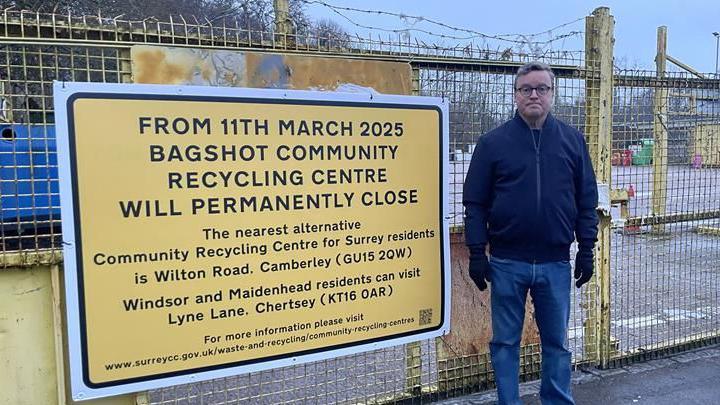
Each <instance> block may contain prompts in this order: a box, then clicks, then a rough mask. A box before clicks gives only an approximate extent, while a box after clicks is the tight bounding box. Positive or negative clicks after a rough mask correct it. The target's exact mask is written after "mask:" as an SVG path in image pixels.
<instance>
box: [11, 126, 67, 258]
mask: <svg viewBox="0 0 720 405" xmlns="http://www.w3.org/2000/svg"><path fill="white" fill-rule="evenodd" d="M0 219H1V221H0V224H1V225H2V228H1V231H2V234H1V236H2V241H3V242H4V245H5V246H4V248H5V249H6V250H12V249H16V248H29V247H48V246H49V245H50V243H54V242H53V241H50V240H49V239H50V238H48V237H44V238H42V237H41V238H32V236H35V235H48V234H53V235H59V234H60V225H59V224H60V222H59V219H60V193H59V184H58V167H57V147H56V142H55V126H54V125H45V124H11V123H0ZM55 242H57V241H55ZM39 245H43V246H39Z"/></svg>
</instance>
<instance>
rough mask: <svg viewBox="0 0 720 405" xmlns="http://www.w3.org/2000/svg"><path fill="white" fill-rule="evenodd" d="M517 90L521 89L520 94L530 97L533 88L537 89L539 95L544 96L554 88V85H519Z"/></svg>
mask: <svg viewBox="0 0 720 405" xmlns="http://www.w3.org/2000/svg"><path fill="white" fill-rule="evenodd" d="M515 90H517V91H519V92H520V94H522V95H523V97H530V95H531V94H532V92H533V90H535V91H536V92H537V94H538V96H544V95H546V94H548V93H549V92H550V90H552V87H548V86H545V85H542V86H538V87H530V86H523V87H518V88H517V89H515Z"/></svg>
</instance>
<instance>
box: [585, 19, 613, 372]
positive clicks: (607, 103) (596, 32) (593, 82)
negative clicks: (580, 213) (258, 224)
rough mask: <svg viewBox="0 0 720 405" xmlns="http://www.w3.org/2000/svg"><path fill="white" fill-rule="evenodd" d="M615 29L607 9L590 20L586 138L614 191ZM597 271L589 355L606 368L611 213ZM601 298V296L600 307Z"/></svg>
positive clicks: (588, 325) (590, 293)
mask: <svg viewBox="0 0 720 405" xmlns="http://www.w3.org/2000/svg"><path fill="white" fill-rule="evenodd" d="M614 27H615V21H614V18H613V17H612V16H611V15H610V9H609V8H607V7H599V8H597V9H595V11H593V13H592V16H590V17H588V18H587V20H586V31H585V32H586V38H585V47H586V56H585V67H586V71H587V77H586V80H585V92H586V93H585V99H586V101H585V102H586V114H585V134H586V136H587V139H588V147H589V150H590V156H591V158H592V160H593V167H594V168H595V174H596V176H597V181H598V184H602V185H604V186H606V187H607V189H608V190H609V189H610V183H611V173H610V170H611V166H610V156H611V150H612V101H613V97H612V96H613V44H614V42H615V39H614V36H613V32H614ZM595 269H596V280H597V289H592V287H591V286H590V287H588V288H586V290H585V291H586V295H585V299H586V303H587V304H589V305H587V307H586V308H587V319H586V321H585V336H586V338H585V353H597V354H598V355H597V358H595V360H599V363H600V366H601V367H605V366H607V364H608V359H609V357H610V352H611V338H610V216H609V213H600V227H599V232H598V244H597V249H596V260H595ZM596 294H599V302H598V300H597V298H598V297H597V296H596ZM588 332H590V333H588ZM591 358H592V357H591Z"/></svg>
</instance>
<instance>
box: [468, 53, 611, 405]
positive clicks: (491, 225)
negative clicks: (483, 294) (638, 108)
mask: <svg viewBox="0 0 720 405" xmlns="http://www.w3.org/2000/svg"><path fill="white" fill-rule="evenodd" d="M554 79H555V75H554V74H553V72H552V70H551V69H550V67H549V66H548V65H546V64H544V63H539V62H531V63H528V64H526V65H524V66H522V67H521V68H520V69H518V72H517V75H516V77H515V104H516V106H517V112H516V113H515V116H514V117H513V118H512V119H511V120H509V121H507V122H505V123H504V124H502V125H501V126H499V127H498V128H496V129H494V130H492V131H490V132H488V133H487V134H486V135H484V136H481V137H480V139H479V140H478V143H477V147H476V148H475V151H474V153H473V156H472V160H471V162H470V168H469V169H468V174H467V178H466V179H465V186H464V190H463V204H464V206H465V242H466V244H467V245H468V248H469V250H470V268H469V271H470V277H471V278H472V280H473V281H474V282H475V284H476V285H477V287H478V288H479V289H480V290H481V291H482V290H485V288H487V284H486V281H490V282H491V298H490V299H491V309H492V330H493V337H492V340H491V342H490V355H491V359H492V364H493V368H494V369H495V382H496V384H497V391H498V399H499V403H500V404H520V403H521V402H520V397H519V388H518V378H519V364H520V337H521V334H522V328H523V320H524V318H525V300H526V296H527V293H528V291H529V292H530V296H531V297H532V301H533V304H534V306H535V319H536V322H537V326H538V330H539V332H540V343H541V345H542V382H541V385H540V399H541V401H542V403H543V404H573V403H574V401H573V398H572V394H571V393H570V373H571V368H570V367H571V364H570V363H571V358H570V355H571V354H570V351H569V350H568V349H567V347H566V336H567V328H568V321H569V318H570V287H571V282H572V280H571V278H570V257H569V256H570V245H571V244H572V242H573V241H574V240H577V241H578V249H579V251H578V253H577V256H576V257H575V274H574V275H575V278H576V279H577V281H576V283H575V285H576V286H577V287H578V288H579V287H580V286H582V285H583V284H585V283H586V282H588V281H589V280H590V278H591V277H592V274H593V248H594V245H595V241H596V239H597V224H598V218H597V213H596V211H595V209H596V207H597V199H598V196H597V185H596V183H595V173H594V172H593V168H592V165H591V162H590V156H589V154H588V151H587V145H586V144H585V140H584V138H583V136H582V134H581V133H580V132H579V131H577V130H576V129H574V128H572V127H570V126H568V125H567V124H565V123H563V122H561V121H560V120H558V119H556V118H555V117H553V115H552V114H551V113H550V109H551V108H552V104H553V83H554ZM488 253H489V255H490V257H489V259H488V256H487V254H488Z"/></svg>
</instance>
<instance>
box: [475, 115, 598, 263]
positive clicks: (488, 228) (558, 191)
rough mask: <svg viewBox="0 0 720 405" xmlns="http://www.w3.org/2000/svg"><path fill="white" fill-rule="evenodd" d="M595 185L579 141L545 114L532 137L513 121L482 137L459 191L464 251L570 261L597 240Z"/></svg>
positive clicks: (525, 127)
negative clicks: (577, 248) (485, 249)
mask: <svg viewBox="0 0 720 405" xmlns="http://www.w3.org/2000/svg"><path fill="white" fill-rule="evenodd" d="M597 203H598V195H597V184H596V182H595V173H594V172H593V168H592V164H591V161H590V156H589V154H588V150H587V145H586V144H585V139H584V138H583V136H582V134H581V133H580V132H579V131H578V130H576V129H574V128H572V127H570V126H569V125H567V124H565V123H564V122H562V121H560V120H557V119H555V118H554V117H553V116H552V115H551V114H548V116H547V119H546V120H545V123H544V125H543V127H542V130H540V131H539V136H538V134H535V135H533V133H532V131H531V130H530V127H529V126H528V125H527V124H526V123H525V121H524V120H523V119H522V118H521V117H520V115H518V114H517V113H516V114H515V117H514V118H513V119H511V120H510V121H507V122H505V123H504V124H503V125H501V126H499V127H498V128H495V129H494V130H492V131H490V132H488V133H487V134H486V135H483V136H481V137H480V139H479V140H478V143H477V146H476V147H475V151H474V152H473V156H472V160H471V162H470V168H469V169H468V173H467V177H466V179H465V185H464V189H463V205H464V206H465V243H466V244H467V245H468V246H470V247H471V248H477V247H482V246H484V245H485V244H486V243H488V242H489V243H490V252H491V255H493V256H497V257H500V258H506V259H515V260H522V261H527V262H540V263H542V262H552V261H563V260H569V254H570V244H571V243H572V242H573V241H574V240H575V239H577V240H578V242H579V243H580V245H581V246H583V245H584V247H585V246H587V247H592V246H593V245H594V243H595V240H596V239H597V225H598V217H597V213H596V211H595V210H596V207H597Z"/></svg>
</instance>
